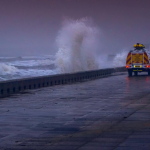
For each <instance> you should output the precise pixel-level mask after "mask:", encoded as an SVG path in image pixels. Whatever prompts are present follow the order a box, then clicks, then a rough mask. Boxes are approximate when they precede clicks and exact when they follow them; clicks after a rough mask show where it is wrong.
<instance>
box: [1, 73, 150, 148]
mask: <svg viewBox="0 0 150 150" xmlns="http://www.w3.org/2000/svg"><path fill="white" fill-rule="evenodd" d="M11 149H12V150H20V149H21V150H32V149H33V150H150V77H149V76H147V75H141V76H137V77H130V78H129V77H128V76H127V73H118V74H114V75H112V76H109V77H107V78H101V79H97V80H92V81H87V82H82V83H76V84H71V85H63V86H61V85H59V86H53V87H48V88H42V89H37V90H31V91H27V92H24V93H22V94H17V95H13V96H11V97H9V98H3V99H1V100H0V150H11Z"/></svg>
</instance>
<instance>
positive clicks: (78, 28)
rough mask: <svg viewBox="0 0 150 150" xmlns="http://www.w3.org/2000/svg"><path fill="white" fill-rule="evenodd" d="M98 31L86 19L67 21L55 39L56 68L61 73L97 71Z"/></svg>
mask: <svg viewBox="0 0 150 150" xmlns="http://www.w3.org/2000/svg"><path fill="white" fill-rule="evenodd" d="M98 35H99V30H98V28H97V27H94V26H93V25H92V24H91V21H90V20H89V19H87V18H84V19H81V20H76V21H74V20H67V21H66V22H65V23H64V25H63V27H62V29H61V30H60V32H59V35H58V37H57V40H56V42H57V46H58V52H57V53H56V66H57V67H58V68H59V69H60V72H61V73H66V72H77V71H86V70H94V69H98V66H99V65H98V62H97V60H96V50H97V47H98V46H97V45H98Z"/></svg>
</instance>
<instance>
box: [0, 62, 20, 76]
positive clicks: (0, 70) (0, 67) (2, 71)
mask: <svg viewBox="0 0 150 150" xmlns="http://www.w3.org/2000/svg"><path fill="white" fill-rule="evenodd" d="M17 71H18V69H17V68H16V67H14V66H11V65H7V64H4V63H0V75H6V74H14V73H16V72H17Z"/></svg>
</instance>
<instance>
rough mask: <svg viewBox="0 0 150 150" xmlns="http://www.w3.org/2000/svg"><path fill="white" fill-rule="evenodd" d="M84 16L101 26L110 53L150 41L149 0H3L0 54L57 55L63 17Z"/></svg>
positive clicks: (105, 44)
mask: <svg viewBox="0 0 150 150" xmlns="http://www.w3.org/2000/svg"><path fill="white" fill-rule="evenodd" d="M83 17H91V18H92V19H93V21H94V23H95V24H96V25H97V26H98V28H99V29H100V31H101V39H100V43H101V46H100V49H104V51H105V52H107V53H110V54H113V53H115V52H119V51H121V50H122V49H124V48H128V47H131V46H132V45H133V44H135V43H137V42H139V43H147V44H150V1H149V0H0V55H9V56H11V55H16V56H20V55H38V54H55V53H56V51H57V47H56V45H55V40H56V37H57V34H58V31H59V30H60V28H61V25H62V22H63V20H64V19H65V18H70V19H75V20H76V19H81V18H83Z"/></svg>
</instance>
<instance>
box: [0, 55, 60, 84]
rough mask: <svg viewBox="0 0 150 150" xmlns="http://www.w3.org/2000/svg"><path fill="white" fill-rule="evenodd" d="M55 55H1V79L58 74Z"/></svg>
mask: <svg viewBox="0 0 150 150" xmlns="http://www.w3.org/2000/svg"><path fill="white" fill-rule="evenodd" d="M54 60H55V56H52V55H47V56H40V57H39V56H30V57H29V56H28V57H0V81H1V80H10V79H18V78H25V77H35V76H43V75H52V74H57V71H58V69H56V66H55V64H54Z"/></svg>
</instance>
